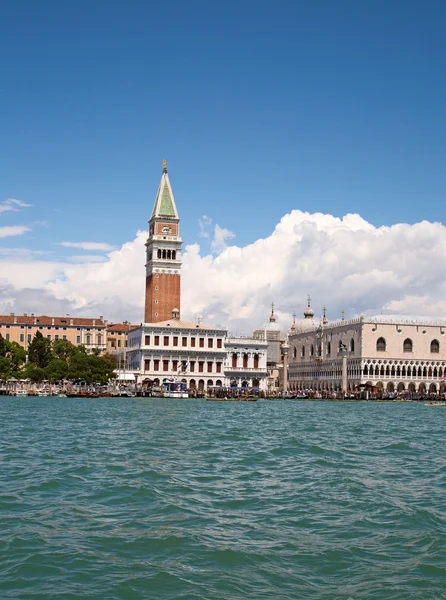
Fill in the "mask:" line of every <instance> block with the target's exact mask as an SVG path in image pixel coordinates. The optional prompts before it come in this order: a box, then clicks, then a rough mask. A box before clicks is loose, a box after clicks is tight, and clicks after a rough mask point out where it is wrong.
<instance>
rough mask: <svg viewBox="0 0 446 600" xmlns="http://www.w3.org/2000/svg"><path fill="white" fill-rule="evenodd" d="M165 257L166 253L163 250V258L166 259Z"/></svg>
mask: <svg viewBox="0 0 446 600" xmlns="http://www.w3.org/2000/svg"><path fill="white" fill-rule="evenodd" d="M166 256H167V253H166V251H165V250H163V258H166Z"/></svg>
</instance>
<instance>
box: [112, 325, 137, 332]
mask: <svg viewBox="0 0 446 600" xmlns="http://www.w3.org/2000/svg"><path fill="white" fill-rule="evenodd" d="M137 328H138V325H132V324H131V323H113V324H112V325H107V331H124V332H125V331H131V330H132V329H137Z"/></svg>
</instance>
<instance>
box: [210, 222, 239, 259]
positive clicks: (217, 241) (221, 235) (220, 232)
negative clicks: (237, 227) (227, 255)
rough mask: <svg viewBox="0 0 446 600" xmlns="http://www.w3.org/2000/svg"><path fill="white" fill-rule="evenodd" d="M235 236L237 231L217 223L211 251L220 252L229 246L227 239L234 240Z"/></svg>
mask: <svg viewBox="0 0 446 600" xmlns="http://www.w3.org/2000/svg"><path fill="white" fill-rule="evenodd" d="M234 238H235V233H233V232H232V231H230V230H229V229H225V228H224V227H220V225H216V226H215V228H214V237H213V239H212V242H211V251H212V252H216V253H217V254H219V253H220V252H223V250H225V249H226V248H227V244H226V240H232V239H234Z"/></svg>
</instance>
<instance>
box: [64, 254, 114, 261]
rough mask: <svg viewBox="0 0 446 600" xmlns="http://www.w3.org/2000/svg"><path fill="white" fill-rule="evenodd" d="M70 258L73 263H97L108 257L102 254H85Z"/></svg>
mask: <svg viewBox="0 0 446 600" xmlns="http://www.w3.org/2000/svg"><path fill="white" fill-rule="evenodd" d="M68 260H69V261H70V262H72V263H97V262H104V261H106V260H107V257H106V256H103V255H102V254H83V255H76V256H70V257H69V259H68Z"/></svg>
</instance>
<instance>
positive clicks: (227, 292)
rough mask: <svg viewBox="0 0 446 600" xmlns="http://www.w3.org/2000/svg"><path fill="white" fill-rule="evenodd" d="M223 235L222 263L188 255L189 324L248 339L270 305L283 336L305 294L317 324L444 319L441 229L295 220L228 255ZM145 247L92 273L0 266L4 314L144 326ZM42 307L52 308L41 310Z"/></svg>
mask: <svg viewBox="0 0 446 600" xmlns="http://www.w3.org/2000/svg"><path fill="white" fill-rule="evenodd" d="M216 229H217V226H216V227H215V230H216ZM229 233H231V232H229ZM227 234H228V230H225V229H224V228H219V231H218V234H217V235H216V231H214V240H219V241H220V246H219V247H220V248H223V249H222V250H220V252H219V253H218V254H217V255H214V254H209V253H202V251H201V250H200V246H199V245H198V244H196V243H193V244H190V245H188V246H186V247H185V249H184V252H183V256H182V259H183V270H182V303H181V304H182V306H181V309H182V317H183V318H185V319H196V318H197V317H198V316H199V315H203V316H204V318H205V322H207V323H211V324H216V325H224V326H226V325H229V326H230V329H231V330H232V331H237V332H238V333H245V334H247V333H251V332H252V330H253V329H254V328H258V327H261V326H262V325H263V324H264V323H265V321H266V320H267V319H268V316H269V312H270V305H271V301H274V303H275V307H276V314H277V316H278V319H279V324H280V325H281V326H282V328H283V329H286V328H288V327H289V325H290V324H291V320H292V313H293V311H294V310H295V311H296V313H297V316H298V318H299V317H300V315H301V313H302V312H303V310H304V308H305V306H306V296H307V294H308V293H309V294H311V297H312V298H313V307H314V309H315V311H316V315H319V314H320V313H321V312H322V306H323V305H324V304H325V305H326V306H327V311H328V317H329V318H331V319H334V318H339V316H340V313H341V310H342V309H343V308H344V309H345V310H346V317H347V318H348V317H350V316H353V315H357V314H360V313H361V312H365V313H366V314H370V313H380V312H381V310H382V309H384V311H385V312H398V313H400V314H419V315H426V316H429V315H430V316H444V315H446V283H445V281H444V265H445V264H446V228H445V227H444V226H443V225H442V224H441V223H429V222H426V221H423V222H422V223H417V224H415V225H408V224H402V223H400V224H396V225H393V226H391V227H374V226H373V225H371V224H370V223H367V222H366V221H364V220H363V219H362V218H361V217H360V216H359V215H346V216H345V217H344V218H343V219H339V218H335V217H333V216H331V215H324V214H320V213H316V214H309V213H303V212H301V211H298V210H295V211H292V212H291V213H289V214H287V215H285V216H284V217H283V218H282V219H281V220H280V222H279V223H278V224H277V225H276V227H275V229H274V231H273V232H272V233H271V235H269V236H268V237H266V238H265V239H259V240H257V241H255V242H254V243H252V244H249V245H248V246H245V247H239V246H235V245H232V246H226V240H228V239H230V238H229V237H228V235H227ZM146 238H147V232H145V231H140V232H138V234H137V236H136V238H135V239H134V240H133V241H130V242H127V243H126V244H124V245H123V246H122V247H121V248H119V249H116V250H113V251H111V252H110V253H109V254H108V255H107V256H106V257H105V260H104V261H103V262H99V261H98V262H93V263H92V264H85V263H81V262H80V261H78V262H76V263H73V264H69V263H68V262H66V261H65V262H61V261H59V262H57V263H56V262H50V261H45V260H29V261H25V260H23V259H21V260H17V259H15V258H14V257H5V258H4V259H3V260H1V262H0V268H1V273H2V276H3V277H4V278H5V282H4V286H3V287H2V286H0V288H1V289H0V310H2V311H6V312H7V311H9V310H15V312H20V311H29V312H38V311H39V310H40V311H41V312H46V313H50V312H53V313H54V311H59V312H60V311H61V310H62V309H63V312H61V313H60V314H64V313H65V312H69V313H70V314H83V315H86V316H89V315H91V316H94V315H96V316H99V315H100V314H102V315H104V316H105V317H106V318H108V319H110V320H123V319H130V320H132V321H133V322H136V323H138V322H140V321H141V319H142V315H143V303H144V285H145V273H144V258H145V256H144V242H145V241H146ZM216 243H217V242H216ZM215 249H217V246H215ZM3 288H4V293H3V292H2V291H1V290H2V289H3ZM2 298H3V301H2ZM45 303H46V304H45ZM42 306H47V307H48V308H47V309H43V308H41V309H38V308H36V307H42ZM11 307H12V308H11Z"/></svg>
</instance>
